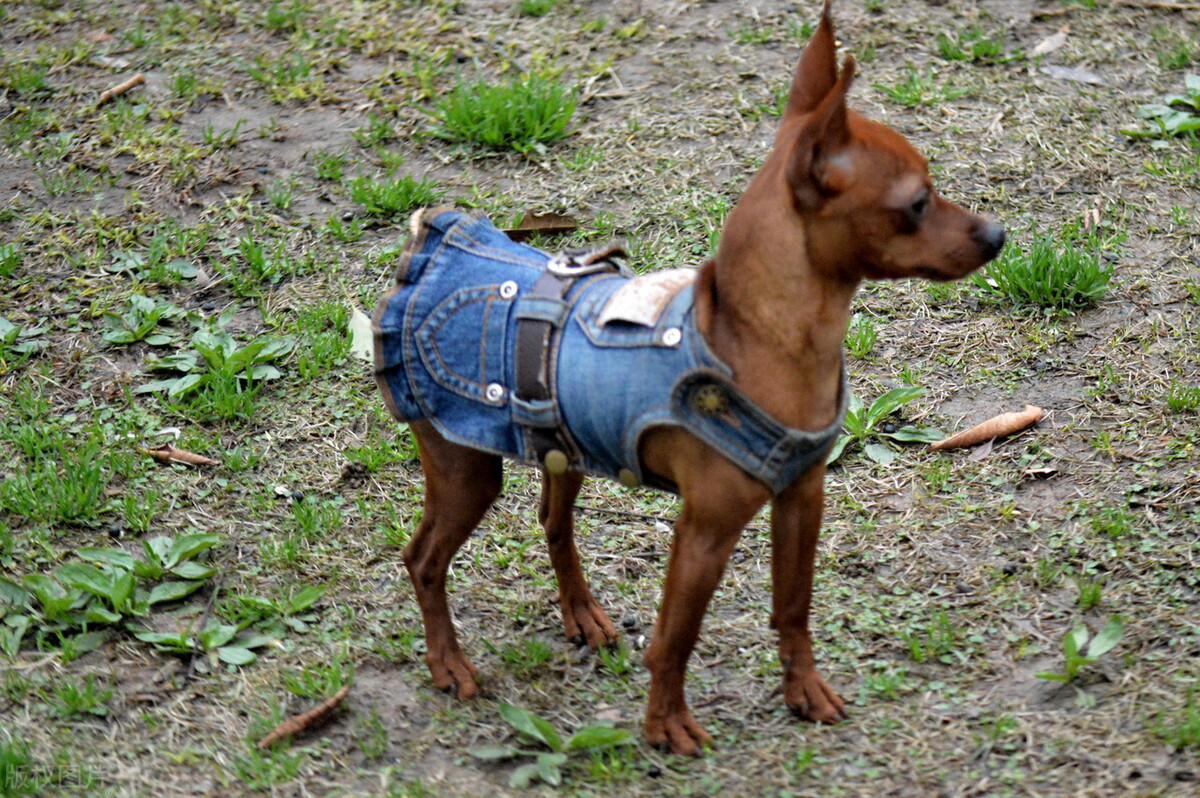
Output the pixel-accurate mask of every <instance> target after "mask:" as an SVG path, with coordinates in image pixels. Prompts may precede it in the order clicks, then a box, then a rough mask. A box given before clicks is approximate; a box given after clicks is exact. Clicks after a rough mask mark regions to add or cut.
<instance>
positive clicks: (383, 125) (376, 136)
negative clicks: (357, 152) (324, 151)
mask: <svg viewBox="0 0 1200 798" xmlns="http://www.w3.org/2000/svg"><path fill="white" fill-rule="evenodd" d="M350 135H352V136H354V140H355V141H357V142H358V143H359V144H361V145H362V146H364V147H375V146H377V145H379V144H382V143H384V142H385V141H390V140H391V139H394V138H396V128H395V127H394V126H393V125H392V123H391V122H389V121H388V120H386V119H384V118H383V117H382V116H379V115H378V114H374V113H371V114H367V123H366V124H365V125H363V126H362V127H360V128H359V129H358V130H355V131H354V132H352V133H351V134H350Z"/></svg>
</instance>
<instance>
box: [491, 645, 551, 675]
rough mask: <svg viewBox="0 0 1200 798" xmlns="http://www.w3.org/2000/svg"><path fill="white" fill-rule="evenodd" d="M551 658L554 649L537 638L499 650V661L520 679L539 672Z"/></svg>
mask: <svg viewBox="0 0 1200 798" xmlns="http://www.w3.org/2000/svg"><path fill="white" fill-rule="evenodd" d="M553 656H554V649H553V648H552V647H551V646H550V644H549V643H547V642H546V641H545V640H542V639H540V638H537V637H531V638H527V639H526V640H524V641H523V642H521V643H518V644H516V645H506V646H503V647H502V648H501V649H500V661H501V662H503V663H504V664H505V666H507V667H508V669H509V671H510V672H511V673H512V674H513V675H514V676H519V677H522V678H526V677H528V676H529V675H530V674H532V673H534V672H536V671H538V670H540V669H541V668H542V667H544V666H545V665H546V663H548V662H549V661H550V660H551V659H552V658H553Z"/></svg>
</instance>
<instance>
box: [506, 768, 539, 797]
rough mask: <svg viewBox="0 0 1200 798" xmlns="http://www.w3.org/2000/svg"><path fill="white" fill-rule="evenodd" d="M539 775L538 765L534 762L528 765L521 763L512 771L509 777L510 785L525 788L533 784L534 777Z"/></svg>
mask: <svg viewBox="0 0 1200 798" xmlns="http://www.w3.org/2000/svg"><path fill="white" fill-rule="evenodd" d="M537 775H538V766H537V765H536V764H534V763H533V762H530V763H529V764H527V765H521V766H520V767H519V768H517V769H516V770H514V771H513V772H512V775H511V776H509V777H508V786H509V787H516V788H517V789H518V790H524V789H526V788H528V787H529V785H530V784H533V780H534V778H536V777H537Z"/></svg>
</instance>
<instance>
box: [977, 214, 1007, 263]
mask: <svg viewBox="0 0 1200 798" xmlns="http://www.w3.org/2000/svg"><path fill="white" fill-rule="evenodd" d="M971 237H972V238H974V239H975V243H976V244H978V245H979V251H980V252H981V253H982V254H983V257H984V260H991V259H992V258H994V257H996V255H997V254H998V253H999V252H1000V250H1001V249H1002V248H1003V247H1004V240H1005V238H1007V235H1006V234H1005V232H1004V228H1003V227H1001V226H1000V225H998V224H996V223H995V222H989V221H986V220H985V221H984V223H983V224H981V225H979V227H976V228H975V232H974V233H973V234H972V236H971Z"/></svg>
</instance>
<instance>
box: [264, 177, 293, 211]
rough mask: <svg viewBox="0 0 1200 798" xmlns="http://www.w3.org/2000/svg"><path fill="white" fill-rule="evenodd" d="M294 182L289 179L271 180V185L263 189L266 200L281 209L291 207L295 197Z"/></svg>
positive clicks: (284, 209) (286, 209) (289, 208)
mask: <svg viewBox="0 0 1200 798" xmlns="http://www.w3.org/2000/svg"><path fill="white" fill-rule="evenodd" d="M295 191H296V184H295V182H294V181H291V180H280V179H278V178H276V179H275V180H273V181H271V185H269V186H267V187H266V188H265V189H263V193H264V194H266V197H267V202H270V203H271V204H272V205H274V206H275V207H276V208H278V209H279V210H281V211H288V210H291V208H292V202H293V201H294V199H295Z"/></svg>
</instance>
